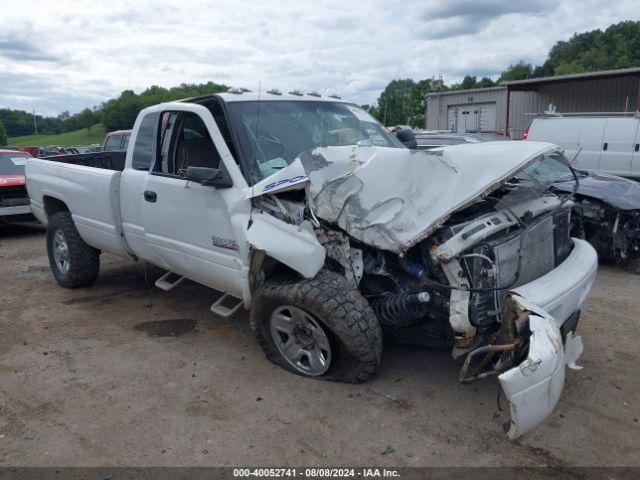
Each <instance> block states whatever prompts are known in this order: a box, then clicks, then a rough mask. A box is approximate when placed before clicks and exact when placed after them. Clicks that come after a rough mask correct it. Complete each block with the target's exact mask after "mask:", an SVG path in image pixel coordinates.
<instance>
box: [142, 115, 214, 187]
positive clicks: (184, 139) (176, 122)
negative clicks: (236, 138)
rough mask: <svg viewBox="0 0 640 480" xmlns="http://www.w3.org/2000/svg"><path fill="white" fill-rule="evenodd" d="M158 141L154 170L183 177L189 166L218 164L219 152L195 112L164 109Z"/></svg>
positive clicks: (211, 166) (212, 165)
mask: <svg viewBox="0 0 640 480" xmlns="http://www.w3.org/2000/svg"><path fill="white" fill-rule="evenodd" d="M159 145H160V155H159V158H158V159H157V161H156V164H155V166H154V168H153V171H154V172H155V173H158V174H164V175H172V176H180V177H183V176H184V175H185V174H186V171H187V168H188V167H208V168H220V154H219V153H218V150H217V149H216V147H215V145H214V144H213V141H212V140H211V137H210V136H209V132H208V130H207V127H206V125H205V124H204V121H203V120H202V119H201V118H200V116H198V115H197V114H195V113H192V112H165V113H164V114H163V115H162V122H161V127H160V142H159Z"/></svg>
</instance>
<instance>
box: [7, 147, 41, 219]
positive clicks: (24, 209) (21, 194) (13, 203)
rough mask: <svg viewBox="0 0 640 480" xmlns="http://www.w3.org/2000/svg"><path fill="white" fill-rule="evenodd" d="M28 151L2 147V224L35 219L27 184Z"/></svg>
mask: <svg viewBox="0 0 640 480" xmlns="http://www.w3.org/2000/svg"><path fill="white" fill-rule="evenodd" d="M28 158H31V155H29V154H28V153H26V152H22V151H16V150H13V149H5V148H0V225H1V224H3V223H6V222H11V221H19V220H30V219H33V215H32V214H31V206H30V204H29V195H27V188H26V186H25V183H26V182H25V174H24V167H25V164H26V163H27V159H28Z"/></svg>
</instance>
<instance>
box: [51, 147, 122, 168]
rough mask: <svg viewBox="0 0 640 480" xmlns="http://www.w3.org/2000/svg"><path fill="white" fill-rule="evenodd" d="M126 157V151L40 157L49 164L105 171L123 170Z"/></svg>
mask: <svg viewBox="0 0 640 480" xmlns="http://www.w3.org/2000/svg"><path fill="white" fill-rule="evenodd" d="M126 156H127V151H126V150H116V151H109V152H95V153H79V154H74V155H53V156H51V157H41V158H42V159H43V160H49V161H50V162H61V163H71V164H73V165H84V166H86V167H94V168H102V169H105V170H116V171H118V172H121V171H122V170H124V160H125V157H126Z"/></svg>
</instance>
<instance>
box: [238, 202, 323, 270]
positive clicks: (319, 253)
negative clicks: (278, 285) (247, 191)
mask: <svg viewBox="0 0 640 480" xmlns="http://www.w3.org/2000/svg"><path fill="white" fill-rule="evenodd" d="M251 219H252V223H251V226H250V227H249V230H247V241H248V242H249V244H251V246H253V247H254V248H256V249H258V250H262V251H264V252H265V253H266V254H267V255H269V256H270V257H272V258H275V259H276V260H278V261H279V262H281V263H283V264H284V265H286V266H288V267H290V268H292V269H293V270H295V271H296V272H298V273H299V274H300V275H302V276H303V277H305V278H313V277H315V276H316V274H317V273H318V272H319V271H320V269H321V268H322V266H323V265H324V258H325V249H324V247H323V246H322V245H320V243H319V242H318V240H317V239H316V236H315V234H314V233H313V231H311V230H310V228H309V229H307V228H305V227H304V224H302V225H291V224H289V223H285V222H283V221H282V220H278V219H277V218H274V217H272V216H271V215H268V214H264V213H254V214H253V215H252V218H251Z"/></svg>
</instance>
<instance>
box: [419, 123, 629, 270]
mask: <svg viewBox="0 0 640 480" xmlns="http://www.w3.org/2000/svg"><path fill="white" fill-rule="evenodd" d="M503 140H506V139H505V137H503V136H501V135H492V134H484V133H480V134H478V133H444V132H418V133H416V141H417V143H418V149H431V148H436V147H440V146H443V145H454V144H455V145H457V144H461V143H478V142H490V141H503ZM574 170H575V174H576V176H577V178H578V180H579V183H578V186H577V190H576V192H575V202H576V215H574V216H573V223H574V224H573V226H572V230H573V233H574V234H575V235H576V236H579V237H580V238H585V239H586V240H587V241H588V242H589V243H590V244H591V245H593V246H594V247H595V248H596V250H597V251H598V255H599V257H600V259H601V260H603V261H604V262H606V263H613V264H617V265H620V266H622V267H623V268H625V269H627V270H629V271H630V272H633V273H637V274H640V184H639V183H638V182H636V181H633V180H629V179H626V178H623V177H619V176H616V175H610V174H606V173H588V172H586V171H584V170H576V169H574ZM555 182H556V183H554V185H553V188H554V189H556V190H557V191H561V192H565V193H572V192H573V190H574V188H575V182H574V177H573V175H572V174H570V173H569V172H567V170H566V169H562V170H561V171H559V172H557V177H556V179H555Z"/></svg>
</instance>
